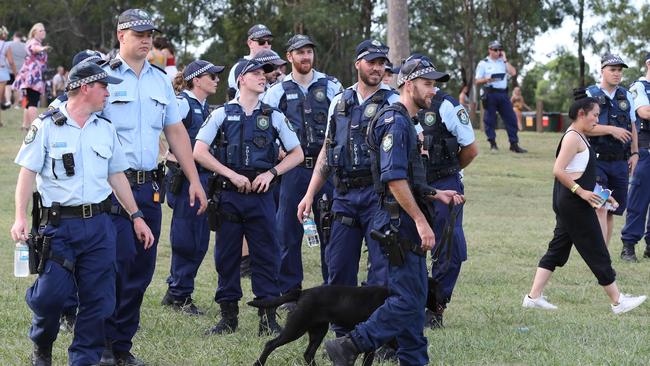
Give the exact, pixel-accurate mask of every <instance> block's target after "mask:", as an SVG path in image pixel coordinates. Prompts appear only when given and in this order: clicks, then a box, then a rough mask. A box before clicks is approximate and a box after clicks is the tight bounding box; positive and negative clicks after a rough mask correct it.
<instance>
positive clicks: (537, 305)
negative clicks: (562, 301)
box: [521, 295, 557, 310]
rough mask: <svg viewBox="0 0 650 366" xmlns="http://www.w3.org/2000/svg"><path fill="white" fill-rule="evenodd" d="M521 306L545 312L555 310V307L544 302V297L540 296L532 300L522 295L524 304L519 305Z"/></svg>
mask: <svg viewBox="0 0 650 366" xmlns="http://www.w3.org/2000/svg"><path fill="white" fill-rule="evenodd" d="M521 306H523V307H525V308H531V309H545V310H555V309H557V306H555V305H553V304H551V303H550V302H548V301H546V297H545V296H540V297H538V298H536V299H533V298H531V297H530V296H528V295H524V302H523V303H522V304H521Z"/></svg>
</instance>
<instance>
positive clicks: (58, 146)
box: [52, 141, 68, 148]
mask: <svg viewBox="0 0 650 366" xmlns="http://www.w3.org/2000/svg"><path fill="white" fill-rule="evenodd" d="M66 146H68V144H67V143H66V142H65V141H63V142H55V143H53V144H52V147H55V148H61V147H66Z"/></svg>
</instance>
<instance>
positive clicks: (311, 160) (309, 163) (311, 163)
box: [305, 156, 314, 169]
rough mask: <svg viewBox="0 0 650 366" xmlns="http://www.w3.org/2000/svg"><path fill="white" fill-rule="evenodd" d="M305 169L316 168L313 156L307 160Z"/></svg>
mask: <svg viewBox="0 0 650 366" xmlns="http://www.w3.org/2000/svg"><path fill="white" fill-rule="evenodd" d="M305 168H307V169H313V168H314V158H312V157H311V156H309V157H306V158H305Z"/></svg>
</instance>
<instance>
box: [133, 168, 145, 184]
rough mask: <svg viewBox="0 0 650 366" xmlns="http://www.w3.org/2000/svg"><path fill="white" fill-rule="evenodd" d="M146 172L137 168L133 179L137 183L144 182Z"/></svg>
mask: <svg viewBox="0 0 650 366" xmlns="http://www.w3.org/2000/svg"><path fill="white" fill-rule="evenodd" d="M145 173H146V172H145V171H144V170H138V171H136V172H135V181H136V183H138V184H144V182H145V178H146V174H145Z"/></svg>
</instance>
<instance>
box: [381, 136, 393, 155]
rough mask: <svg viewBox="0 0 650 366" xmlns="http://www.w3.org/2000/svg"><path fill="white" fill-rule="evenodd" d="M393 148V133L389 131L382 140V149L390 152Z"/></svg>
mask: <svg viewBox="0 0 650 366" xmlns="http://www.w3.org/2000/svg"><path fill="white" fill-rule="evenodd" d="M392 148H393V134H392V133H389V134H387V135H386V136H384V138H383V139H382V140H381V149H382V150H384V152H389V151H390V149H392Z"/></svg>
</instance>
